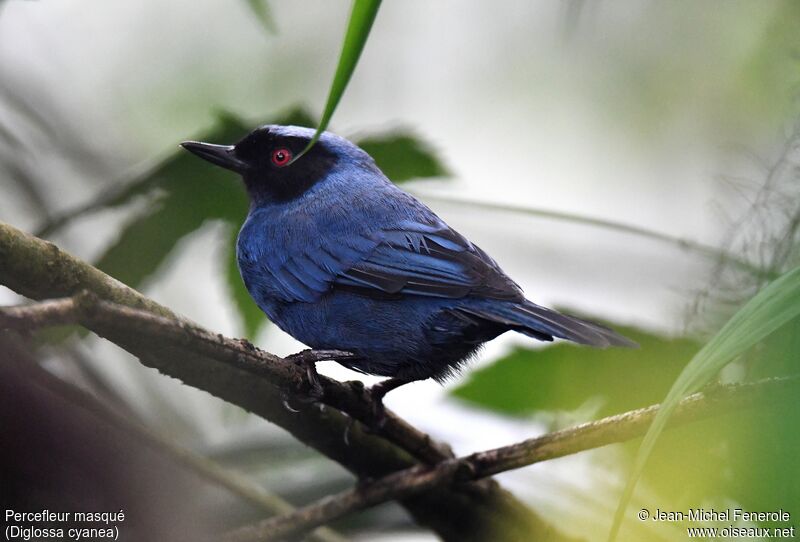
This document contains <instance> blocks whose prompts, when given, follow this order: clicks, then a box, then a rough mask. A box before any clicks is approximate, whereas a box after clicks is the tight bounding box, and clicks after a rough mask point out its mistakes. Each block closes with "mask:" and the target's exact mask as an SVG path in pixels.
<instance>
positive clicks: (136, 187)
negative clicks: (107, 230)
mask: <svg viewBox="0 0 800 542" xmlns="http://www.w3.org/2000/svg"><path fill="white" fill-rule="evenodd" d="M273 122H275V123H277V124H294V125H300V126H303V125H305V126H313V125H314V119H313V118H312V117H311V115H309V114H308V113H307V112H306V111H305V110H304V109H302V108H295V109H292V110H291V111H289V112H287V113H285V114H283V115H280V116H279V117H278V118H276V119H273ZM250 129H251V128H250V127H249V126H248V124H247V123H245V122H244V121H242V120H240V119H238V118H237V117H235V116H233V115H231V114H229V113H225V112H220V113H219V114H218V119H217V123H216V125H215V126H214V127H213V128H212V129H211V130H209V131H208V132H207V133H205V134H203V135H202V136H201V137H199V139H201V140H203V141H214V142H226V143H227V142H233V141H237V140H238V139H240V138H241V137H242V136H243V135H245V134H246V133H248V132H249V131H250ZM154 192H158V193H160V194H161V196H160V197H159V198H158V199H157V201H156V204H155V205H154V206H153V208H152V209H150V211H149V212H147V213H145V214H143V215H140V216H137V217H135V218H134V219H133V220H132V221H131V222H130V223H129V224H127V225H126V227H125V228H124V229H123V231H122V232H121V234H120V236H119V238H118V239H117V240H116V242H115V243H113V244H112V245H111V246H110V247H109V248H108V249H107V250H106V252H105V253H104V254H103V255H102V256H101V257H100V259H99V261H98V262H97V266H98V267H99V268H100V269H102V270H103V271H105V272H106V273H108V274H110V275H111V276H113V277H115V278H117V279H119V280H121V281H122V282H124V283H126V284H128V285H130V286H133V287H135V288H136V287H140V286H141V285H142V284H144V283H145V282H146V281H147V279H148V278H149V277H150V276H152V274H153V273H155V272H156V271H157V270H158V269H159V267H160V266H161V265H162V264H163V262H164V261H165V260H166V258H167V257H168V256H169V254H170V253H171V252H172V250H173V249H174V248H175V245H176V244H177V243H178V242H179V241H180V240H181V239H183V238H184V237H185V236H186V235H188V234H190V233H192V232H193V231H195V230H197V229H198V228H200V227H201V226H202V225H203V223H204V222H205V221H207V220H222V221H223V222H225V223H227V224H229V226H230V227H231V229H232V230H233V231H234V232H238V231H239V228H240V227H241V225H242V223H243V222H244V220H245V218H246V216H247V210H248V200H247V195H246V193H245V191H244V188H243V186H242V183H241V182H239V180H238V178H236V176H235V175H233V174H232V173H230V172H227V171H224V170H222V169H220V168H215V167H210V166H209V165H208V164H207V163H205V162H203V161H202V160H198V159H197V158H196V157H195V156H192V155H191V154H189V153H187V152H184V151H182V150H180V149H177V148H176V151H175V153H174V154H173V155H172V156H170V157H169V158H168V159H167V160H165V161H164V162H163V163H162V164H161V165H159V166H158V167H156V168H155V169H154V170H152V171H151V172H149V173H148V174H146V175H144V176H142V177H141V178H140V179H136V180H134V181H133V182H131V183H130V184H129V185H128V186H127V187H126V188H125V189H124V190H122V191H121V192H120V193H119V194H118V195H117V196H115V197H113V198H111V199H108V200H106V201H104V205H103V206H102V207H98V208H95V209H93V210H99V208H106V207H114V206H117V205H121V204H124V203H126V202H128V201H130V200H131V199H132V198H134V197H136V196H141V195H145V194H152V193H154ZM234 247H235V236H234V237H233V239H232V240H231V241H230V242H228V243H226V246H225V247H224V249H223V250H222V251H221V252H222V254H223V255H224V257H226V258H227V261H226V265H225V269H226V278H227V279H228V280H227V283H228V287H229V289H230V293H231V298H232V300H233V301H234V303H235V305H236V307H237V309H238V311H239V314H240V316H241V318H242V321H243V323H244V328H245V330H246V332H247V333H248V336H252V335H253V334H255V333H256V331H257V330H258V328H259V327H260V326H261V325H262V324H263V323H264V322H265V321H266V317H265V315H264V313H263V312H261V310H260V309H258V307H257V306H256V304H255V302H254V301H253V300H252V299H251V298H250V296H249V294H248V292H247V290H246V288H245V287H244V283H243V282H242V279H241V278H240V276H239V272H238V269H237V266H236V256H235V250H234ZM209 257H220V251H217V250H210V251H209Z"/></svg>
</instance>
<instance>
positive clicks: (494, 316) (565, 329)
mask: <svg viewBox="0 0 800 542" xmlns="http://www.w3.org/2000/svg"><path fill="white" fill-rule="evenodd" d="M459 310H462V311H464V312H468V313H470V314H472V315H474V316H478V317H480V318H483V319H485V320H489V321H492V322H497V323H500V324H505V325H507V326H508V327H509V328H510V329H513V330H514V331H518V332H520V333H524V334H525V335H528V336H531V337H533V338H535V339H539V340H550V339H552V337H558V338H559V339H567V340H569V341H573V342H576V343H579V344H586V345H590V346H598V347H600V348H606V347H608V346H625V347H629V348H635V347H637V346H639V345H638V344H636V343H635V342H633V341H631V340H630V339H626V338H625V337H623V336H622V335H620V334H619V333H617V332H615V331H614V330H611V329H609V328H607V327H605V326H601V325H600V324H595V323H594V322H589V321H587V320H581V319H580V318H576V317H575V316H569V315H566V314H561V313H560V312H556V311H554V310H551V309H548V308H546V307H540V306H539V305H537V304H535V303H532V302H530V301H527V300H526V301H524V302H522V303H493V304H491V305H488V306H484V307H481V308H480V309H466V310H465V309H464V308H460V309H459Z"/></svg>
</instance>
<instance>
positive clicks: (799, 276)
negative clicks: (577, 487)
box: [610, 267, 800, 539]
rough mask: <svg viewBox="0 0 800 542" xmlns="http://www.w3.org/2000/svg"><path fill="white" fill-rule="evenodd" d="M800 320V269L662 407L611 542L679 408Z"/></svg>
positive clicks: (700, 357)
mask: <svg viewBox="0 0 800 542" xmlns="http://www.w3.org/2000/svg"><path fill="white" fill-rule="evenodd" d="M798 316H800V267H798V268H796V269H794V270H792V271H789V272H788V273H785V274H783V275H782V276H781V277H780V278H778V279H777V280H775V281H773V282H772V283H770V284H769V285H767V286H766V287H765V288H764V289H763V290H761V291H760V292H758V294H756V295H755V297H753V298H752V299H751V300H750V301H748V302H747V303H746V304H745V305H744V306H743V307H742V308H741V309H739V310H738V311H737V312H736V314H734V315H733V317H732V318H731V319H730V320H729V321H728V322H727V323H726V324H725V325H724V326H723V327H722V329H721V330H720V331H719V332H718V333H717V334H716V335H714V336H713V337H712V338H711V340H709V341H708V342H707V343H706V344H705V345H704V346H703V348H702V349H701V350H700V351H699V352H698V353H697V354H696V355H695V356H694V357H693V358H692V360H691V361H690V362H689V364H688V365H687V366H686V367H685V368H684V370H683V371H681V374H680V375H679V376H678V378H677V379H676V380H675V383H674V384H673V385H672V387H671V388H670V390H669V393H667V396H666V398H665V399H664V400H663V401H662V402H661V408H660V409H659V411H658V413H657V414H656V417H655V419H654V420H653V423H652V425H651V426H650V429H648V431H647V433H646V434H645V436H644V440H643V441H642V445H641V448H640V449H639V451H638V452H637V454H636V458H635V460H634V464H633V469H632V471H631V475H630V477H629V478H628V482H627V484H626V485H625V489H624V491H623V495H622V498H621V499H620V504H619V507H618V508H617V513H616V514H615V517H614V525H613V526H612V530H611V532H612V534H611V537H610V538H611V539H613V538H614V533H615V532H616V529H617V528H618V526H619V524H620V522H621V521H622V518H623V514H624V512H625V508H626V506H627V504H628V502H629V501H630V498H631V496H632V495H633V489H634V487H635V485H636V481H637V479H638V477H639V476H640V474H641V472H642V470H643V469H644V466H645V464H646V462H647V460H648V457H649V456H650V454H651V453H652V451H653V449H654V447H655V443H656V441H657V439H658V438H659V436H660V435H661V433H662V432H663V431H664V428H665V427H666V423H667V420H668V419H669V417H670V415H671V414H672V412H673V410H674V409H675V408H676V407H677V406H678V403H679V402H680V401H681V399H683V398H684V397H685V396H687V395H688V394H690V393H693V392H695V391H697V390H699V389H700V388H701V387H702V386H704V385H705V384H707V383H708V382H710V381H711V380H712V379H713V378H714V377H715V376H716V375H717V374H718V373H719V371H721V370H722V368H723V367H725V366H726V365H728V364H729V363H730V362H732V361H734V360H735V359H736V358H738V357H739V356H741V355H742V354H744V353H745V352H747V351H748V350H749V349H750V348H752V347H753V346H755V345H756V344H758V343H759V342H761V341H763V340H764V339H766V338H767V337H768V336H769V335H770V334H772V333H774V332H775V331H777V330H779V329H780V328H781V327H783V326H784V325H786V324H787V323H789V322H792V321H793V320H796V319H797V318H798Z"/></svg>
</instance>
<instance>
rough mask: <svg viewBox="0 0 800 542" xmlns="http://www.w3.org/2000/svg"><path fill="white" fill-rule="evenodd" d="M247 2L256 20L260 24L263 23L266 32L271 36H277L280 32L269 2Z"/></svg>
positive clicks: (248, 0)
mask: <svg viewBox="0 0 800 542" xmlns="http://www.w3.org/2000/svg"><path fill="white" fill-rule="evenodd" d="M245 2H246V3H247V7H248V8H250V11H251V12H253V15H255V17H256V19H258V22H260V23H261V26H263V27H264V30H266V31H267V32H269V33H270V34H275V33H276V32H277V31H278V28H277V27H276V26H275V19H273V18H272V12H271V10H270V7H269V3H268V2H267V0H245Z"/></svg>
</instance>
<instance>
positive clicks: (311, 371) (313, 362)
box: [285, 350, 325, 410]
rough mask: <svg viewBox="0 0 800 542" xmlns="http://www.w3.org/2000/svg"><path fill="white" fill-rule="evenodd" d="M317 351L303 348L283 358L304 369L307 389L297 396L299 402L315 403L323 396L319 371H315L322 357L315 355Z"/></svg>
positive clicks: (323, 390) (323, 391)
mask: <svg viewBox="0 0 800 542" xmlns="http://www.w3.org/2000/svg"><path fill="white" fill-rule="evenodd" d="M317 352H318V351H316V350H303V351H302V352H298V353H296V354H292V355H291V356H286V358H285V359H286V361H288V362H290V363H294V364H295V365H298V366H300V368H301V369H305V371H306V380H307V384H308V390H307V391H306V393H305V394H304V395H298V396H297V400H299V401H300V402H301V403H316V402H318V401H320V400H321V399H322V398H323V397H324V396H325V388H323V387H322V382H320V380H319V373H317V362H318V361H320V359H322V358H320V357H319V356H318V355H317ZM290 410H292V409H290Z"/></svg>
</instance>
